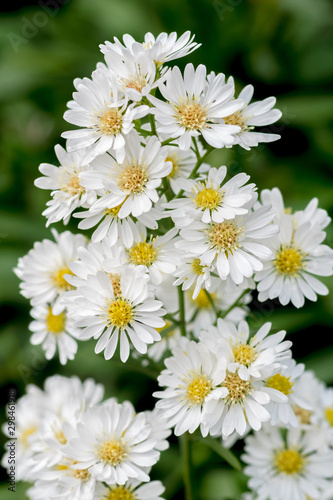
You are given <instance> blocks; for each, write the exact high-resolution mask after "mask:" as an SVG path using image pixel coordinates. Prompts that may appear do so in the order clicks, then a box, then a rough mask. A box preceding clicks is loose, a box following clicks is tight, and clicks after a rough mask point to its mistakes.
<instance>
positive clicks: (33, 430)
mask: <svg viewBox="0 0 333 500" xmlns="http://www.w3.org/2000/svg"><path fill="white" fill-rule="evenodd" d="M37 430H38V429H37V427H36V426H34V425H32V426H31V427H27V428H26V429H24V431H23V432H22V433H21V436H20V441H21V443H22V444H23V446H24V448H29V437H30V436H32V435H33V434H35V433H36V432H37Z"/></svg>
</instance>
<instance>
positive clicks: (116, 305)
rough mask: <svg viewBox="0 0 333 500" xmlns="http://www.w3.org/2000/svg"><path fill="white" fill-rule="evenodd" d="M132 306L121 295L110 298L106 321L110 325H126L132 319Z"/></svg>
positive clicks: (118, 326) (122, 326) (121, 326)
mask: <svg viewBox="0 0 333 500" xmlns="http://www.w3.org/2000/svg"><path fill="white" fill-rule="evenodd" d="M133 316H134V314H133V307H132V305H131V304H130V303H129V302H127V300H126V299H123V298H122V297H121V296H120V297H116V298H115V299H114V300H112V301H111V302H110V303H109V304H108V307H107V321H108V324H109V325H110V326H116V327H117V328H124V327H126V326H127V325H128V324H129V323H130V322H131V321H132V319H133Z"/></svg>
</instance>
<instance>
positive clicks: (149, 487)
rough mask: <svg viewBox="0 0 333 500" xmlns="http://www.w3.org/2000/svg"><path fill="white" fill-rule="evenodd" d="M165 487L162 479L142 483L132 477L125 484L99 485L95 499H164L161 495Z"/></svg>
mask: <svg viewBox="0 0 333 500" xmlns="http://www.w3.org/2000/svg"><path fill="white" fill-rule="evenodd" d="M164 490H165V488H164V486H163V484H162V483H161V481H150V482H149V483H146V484H142V483H141V482H140V481H137V480H135V479H131V480H129V481H127V482H126V483H125V484H124V485H121V486H120V485H118V484H115V485H113V486H109V487H107V486H104V485H101V486H98V488H96V492H95V496H94V497H93V500H120V499H124V500H163V498H162V497H161V496H160V495H162V494H163V492H164Z"/></svg>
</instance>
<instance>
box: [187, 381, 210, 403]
mask: <svg viewBox="0 0 333 500" xmlns="http://www.w3.org/2000/svg"><path fill="white" fill-rule="evenodd" d="M211 389H212V383H211V381H210V380H208V379H207V376H206V375H198V376H197V377H195V378H193V379H192V380H191V382H190V383H189V384H188V386H187V390H186V396H187V400H188V401H189V402H190V403H191V405H202V404H203V402H204V401H205V399H206V396H207V395H208V394H209V393H210V391H211Z"/></svg>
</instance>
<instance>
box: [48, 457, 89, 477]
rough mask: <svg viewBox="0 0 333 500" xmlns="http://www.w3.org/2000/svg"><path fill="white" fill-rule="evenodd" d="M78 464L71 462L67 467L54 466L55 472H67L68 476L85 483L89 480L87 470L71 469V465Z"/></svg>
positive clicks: (74, 461) (61, 465)
mask: <svg viewBox="0 0 333 500" xmlns="http://www.w3.org/2000/svg"><path fill="white" fill-rule="evenodd" d="M78 463H80V462H77V461H76V460H72V461H71V462H70V464H69V465H64V464H58V465H56V467H55V469H56V470H64V471H67V472H68V474H69V475H70V476H72V477H74V478H75V479H78V480H79V481H87V480H88V479H89V478H90V472H89V470H88V469H72V465H76V464H78Z"/></svg>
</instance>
